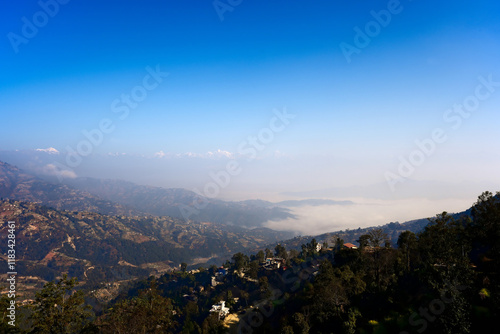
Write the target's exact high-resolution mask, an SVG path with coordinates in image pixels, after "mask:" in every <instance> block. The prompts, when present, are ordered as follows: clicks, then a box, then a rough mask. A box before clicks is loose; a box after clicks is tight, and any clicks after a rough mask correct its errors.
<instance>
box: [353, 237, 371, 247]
mask: <svg viewBox="0 0 500 334" xmlns="http://www.w3.org/2000/svg"><path fill="white" fill-rule="evenodd" d="M369 241H370V235H368V234H362V235H360V236H359V239H358V240H356V242H357V243H358V244H359V249H361V250H363V249H364V248H366V246H368V242H369Z"/></svg>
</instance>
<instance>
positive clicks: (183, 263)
mask: <svg viewBox="0 0 500 334" xmlns="http://www.w3.org/2000/svg"><path fill="white" fill-rule="evenodd" d="M187 266H188V265H187V263H186V262H182V263H181V271H182V272H183V273H185V272H186V269H187Z"/></svg>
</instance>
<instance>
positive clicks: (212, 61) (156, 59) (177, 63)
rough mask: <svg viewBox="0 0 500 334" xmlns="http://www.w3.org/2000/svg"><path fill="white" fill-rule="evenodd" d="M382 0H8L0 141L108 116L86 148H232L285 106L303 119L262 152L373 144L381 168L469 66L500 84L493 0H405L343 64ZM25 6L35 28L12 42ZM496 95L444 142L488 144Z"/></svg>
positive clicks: (437, 120) (433, 115) (34, 138)
mask: <svg viewBox="0 0 500 334" xmlns="http://www.w3.org/2000/svg"><path fill="white" fill-rule="evenodd" d="M42 2H44V3H45V2H47V3H53V1H46V0H42ZM221 2H222V3H227V0H221ZM237 2H238V1H234V2H233V3H237ZM390 3H394V1H331V0H328V1H327V0H316V1H299V0H286V1H285V0H276V1H269V0H260V1H257V0H252V1H250V0H244V1H241V4H239V5H237V6H235V7H234V8H232V10H231V11H226V12H225V13H223V18H224V20H221V19H220V17H219V14H218V13H217V10H216V9H215V8H214V5H213V1H202V0H199V1H195V0H183V1H168V0H162V1H93V0H89V1H82V0H71V1H69V2H68V3H67V4H60V5H59V8H58V12H57V13H56V14H55V15H54V16H53V17H49V16H48V15H46V17H48V20H47V22H43V18H44V17H43V14H40V13H39V12H40V11H41V10H42V8H41V7H40V5H39V4H38V1H21V2H15V1H10V2H8V4H4V5H3V9H2V13H1V14H0V15H1V20H0V32H1V34H0V35H1V42H0V73H1V74H0V97H1V101H2V103H1V105H0V108H1V114H2V125H3V126H2V132H1V133H0V146H1V149H4V150H14V149H35V148H46V147H54V148H56V149H58V150H59V151H61V152H64V150H65V148H66V146H67V145H70V146H72V147H75V146H76V145H77V144H78V143H79V142H80V141H81V140H82V139H83V138H84V137H83V135H82V131H83V130H90V129H93V128H96V127H97V126H98V124H99V122H100V120H102V119H103V118H109V119H111V120H112V121H113V125H114V126H115V128H114V131H112V133H110V134H106V135H105V137H104V139H103V142H102V144H100V145H98V147H95V148H94V151H93V153H102V154H105V153H107V152H120V153H128V154H149V155H152V154H154V153H155V152H158V151H160V150H161V151H164V152H171V153H185V152H197V153H204V152H207V151H215V150H217V149H221V150H227V151H230V152H234V151H236V150H237V146H238V144H240V143H241V142H242V141H243V140H245V138H247V136H249V135H253V134H256V133H258V132H259V130H261V129H262V128H263V127H265V126H267V125H268V124H269V120H270V119H271V118H272V117H273V113H272V110H273V109H274V108H278V109H280V108H282V107H287V110H288V111H289V112H290V113H293V114H295V115H297V117H296V119H294V121H293V122H292V123H291V124H290V126H289V127H287V129H286V130H285V131H283V132H281V133H279V134H277V135H276V138H275V140H274V141H273V142H272V144H270V145H269V146H270V149H271V150H273V151H274V150H279V151H280V152H283V153H285V154H289V155H292V156H301V155H304V154H315V155H328V156H338V157H339V159H346V160H349V159H358V160H359V159H362V158H361V157H362V156H364V157H366V159H372V158H373V157H374V156H376V157H377V158H378V159H380V161H382V160H384V161H385V165H384V163H382V162H380V166H382V165H384V166H386V167H384V168H391V166H395V164H396V163H397V160H396V159H395V157H396V156H398V155H405V154H406V155H407V154H409V153H410V152H411V150H412V149H413V147H414V144H413V143H414V140H415V139H419V138H423V137H425V136H428V135H429V134H430V133H431V131H432V130H433V129H434V128H436V127H446V126H448V125H446V124H445V123H444V122H443V113H444V112H445V110H446V109H447V108H450V107H452V106H453V104H454V103H461V102H462V101H463V99H464V98H466V97H467V96H468V95H470V94H472V93H474V89H475V87H476V86H477V84H478V79H477V78H478V76H485V77H486V76H488V75H489V74H492V75H493V78H494V79H495V78H496V80H497V81H500V70H499V69H500V67H499V59H500V19H499V16H498V13H500V3H498V2H497V1H491V0H490V1H484V0H482V1H474V2H473V1H424V0H418V1H416V0H415V1H409V0H402V1H401V2H400V5H399V7H398V8H399V9H398V13H395V14H392V15H391V21H390V23H389V24H387V25H386V26H385V27H380V32H379V33H378V34H376V35H375V36H374V37H372V38H371V41H370V44H369V45H368V46H366V47H363V48H359V50H360V52H359V53H356V54H352V55H351V61H350V62H348V61H347V60H346V58H345V57H344V55H343V53H342V50H341V47H340V45H341V43H348V44H351V45H354V38H355V35H356V32H355V30H353V29H354V28H355V27H360V28H361V29H362V30H364V29H365V25H366V24H367V23H369V22H370V21H373V20H374V18H373V16H372V15H371V14H370V12H371V11H375V12H379V11H380V10H384V9H387V7H388V4H390ZM50 8H52V9H53V7H50ZM37 13H38V15H37ZM23 17H25V18H26V19H27V20H28V21H29V22H30V23H33V21H34V20H35V19H37V20H38V22H39V23H40V22H42V23H41V24H40V25H42V26H41V27H39V28H38V32H37V33H36V34H35V35H34V36H32V37H29V38H26V40H25V41H27V43H24V44H17V45H16V46H13V42H12V41H11V39H12V36H13V35H12V34H11V33H14V34H16V35H17V36H21V37H22V35H23V26H24V25H25V21H23ZM45 23H46V24H45ZM9 34H10V35H9ZM9 36H10V37H9ZM14 44H16V43H14ZM16 48H17V51H18V52H15V49H16ZM156 65H159V66H160V68H161V69H162V71H165V72H168V73H169V76H168V77H167V78H165V79H164V81H163V82H162V83H161V84H160V85H159V86H158V87H157V88H156V89H154V90H152V91H150V92H148V96H147V98H146V99H145V100H144V101H142V102H140V103H139V106H138V107H137V108H136V109H133V110H131V111H130V115H129V116H128V117H127V118H126V119H124V120H120V119H119V118H118V117H117V116H118V115H117V114H116V113H113V112H112V109H111V104H112V102H113V101H114V100H115V99H117V98H120V96H121V94H129V93H130V92H131V90H132V89H133V88H134V87H135V86H136V85H138V84H141V82H142V80H143V78H144V76H145V75H146V74H147V71H146V67H147V66H150V67H153V68H154V67H155V66H156ZM499 97H500V89H499V90H498V91H497V92H496V95H495V94H492V96H491V98H489V99H487V100H486V101H484V102H482V103H481V106H480V108H479V109H478V112H477V113H475V114H474V115H473V117H471V118H469V119H467V120H466V121H464V124H463V126H462V127H461V128H460V129H459V132H458V131H457V132H454V133H451V132H450V141H449V142H447V143H446V144H447V145H455V146H454V147H448V146H447V147H448V148H447V149H450V150H452V151H450V152H451V153H453V152H455V151H459V150H461V149H463V150H467V149H473V148H474V147H475V146H476V145H484V143H485V141H486V139H488V140H490V143H487V144H486V145H488V147H490V148H492V149H493V148H495V147H498V144H499V141H498V139H497V137H496V136H491V134H492V133H495V132H497V131H498V125H499V121H500V116H499V113H498V106H499V104H500V103H499ZM448 128H449V126H448ZM489 145H491V146H489ZM443 149H444V148H443ZM451 153H450V154H451ZM456 159H457V160H459V157H458V156H456ZM366 163H367V164H370V163H371V162H370V161H367V162H366ZM381 168H382V167H381ZM377 175H382V174H381V173H378V174H377Z"/></svg>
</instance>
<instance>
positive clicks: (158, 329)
mask: <svg viewBox="0 0 500 334" xmlns="http://www.w3.org/2000/svg"><path fill="white" fill-rule="evenodd" d="M173 313H174V312H173V306H172V302H171V301H170V299H168V298H165V297H163V296H161V295H160V294H159V292H158V290H157V289H156V282H155V281H153V282H151V285H150V287H149V288H148V289H146V290H142V291H141V292H140V293H139V296H138V297H136V298H133V299H127V300H124V301H122V302H120V303H118V304H117V305H115V306H114V307H113V308H112V309H111V310H110V312H109V314H108V315H107V317H106V320H105V326H104V327H103V329H104V332H105V333H118V334H121V333H169V332H170V331H171V330H172V329H173V328H174V326H175V321H174V320H173Z"/></svg>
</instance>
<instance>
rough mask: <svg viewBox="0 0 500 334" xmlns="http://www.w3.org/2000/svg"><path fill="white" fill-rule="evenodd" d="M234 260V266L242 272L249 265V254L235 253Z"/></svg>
mask: <svg viewBox="0 0 500 334" xmlns="http://www.w3.org/2000/svg"><path fill="white" fill-rule="evenodd" d="M232 260H233V263H234V268H235V269H236V270H237V271H239V272H241V271H242V270H243V269H245V268H246V266H247V265H248V261H249V259H248V256H246V255H245V254H243V253H241V252H238V253H236V254H234V255H233V257H232Z"/></svg>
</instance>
